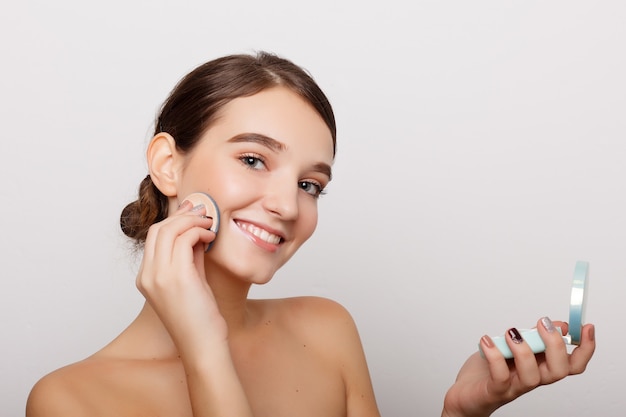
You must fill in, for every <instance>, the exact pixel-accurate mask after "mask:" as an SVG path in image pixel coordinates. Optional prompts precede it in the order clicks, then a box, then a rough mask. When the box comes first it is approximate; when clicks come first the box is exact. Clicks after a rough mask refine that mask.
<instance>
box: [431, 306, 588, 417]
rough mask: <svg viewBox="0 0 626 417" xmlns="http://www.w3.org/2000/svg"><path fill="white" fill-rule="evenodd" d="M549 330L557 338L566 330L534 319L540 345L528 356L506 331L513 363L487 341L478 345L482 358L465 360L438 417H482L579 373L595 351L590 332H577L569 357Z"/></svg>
mask: <svg viewBox="0 0 626 417" xmlns="http://www.w3.org/2000/svg"><path fill="white" fill-rule="evenodd" d="M554 326H557V327H560V328H561V330H562V332H563V334H566V333H567V331H568V325H567V323H564V322H554V323H552V322H551V321H550V320H549V319H547V318H544V319H541V320H539V322H538V323H537V328H538V331H539V334H540V336H541V339H542V340H543V342H544V344H545V345H546V350H545V352H543V353H539V354H533V352H532V351H531V349H530V347H529V346H528V345H527V344H526V343H525V342H523V341H522V342H521V343H516V342H514V341H513V340H512V338H511V335H510V334H509V332H507V335H506V340H507V344H508V346H509V347H510V349H511V351H512V352H513V359H510V360H508V361H507V360H506V359H505V358H504V356H502V354H501V353H500V351H499V350H498V349H497V348H496V347H495V346H494V345H493V341H492V340H491V339H490V338H489V336H483V338H482V339H481V340H480V344H481V347H482V349H483V352H484V355H485V358H483V357H481V356H480V353H479V352H476V353H475V354H473V355H472V356H470V357H469V358H468V360H467V361H466V362H465V364H464V365H463V367H462V368H461V370H460V371H459V374H458V376H457V379H456V382H455V383H454V385H452V387H451V388H450V389H449V390H448V392H447V394H446V398H445V401H444V410H443V413H442V416H448V417H452V416H463V417H479V416H480V417H484V416H489V415H491V413H493V412H494V411H495V410H496V409H498V408H499V407H501V406H502V405H504V404H506V403H508V402H510V401H513V400H514V399H516V398H517V397H519V396H521V395H523V394H525V393H527V392H529V391H531V390H533V389H535V388H536V387H538V386H540V385H547V384H551V383H553V382H556V381H559V380H561V379H563V378H565V377H566V376H568V375H576V374H580V373H582V372H584V370H585V368H586V367H587V364H588V363H589V360H590V359H591V357H592V356H593V352H594V350H595V346H596V344H595V335H594V333H595V329H594V326H593V325H592V324H587V325H585V326H584V327H583V330H582V340H581V343H580V345H579V346H577V347H576V348H575V349H574V350H573V352H572V353H571V354H568V353H567V348H566V346H565V342H564V341H563V339H562V337H561V335H560V334H559V332H557V331H555V330H554Z"/></svg>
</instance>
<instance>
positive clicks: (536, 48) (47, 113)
mask: <svg viewBox="0 0 626 417" xmlns="http://www.w3.org/2000/svg"><path fill="white" fill-rule="evenodd" d="M1 14H2V16H1V17H0V23H1V24H0V60H1V63H2V65H1V67H0V74H1V77H0V96H1V99H0V121H1V124H0V135H2V142H1V143H2V147H1V150H0V160H1V163H0V178H1V179H2V180H1V181H2V183H1V184H2V209H1V210H2V211H1V216H0V230H2V232H1V233H0V250H1V251H0V253H1V255H0V256H1V269H0V271H1V272H0V273H1V274H2V275H1V280H0V301H1V302H0V320H1V322H0V323H1V325H2V343H0V358H1V361H2V362H1V368H0V405H1V411H0V413H1V415H2V416H7V417H9V416H20V415H23V413H24V405H25V401H26V397H27V394H28V392H29V390H30V388H31V387H32V385H33V384H34V383H35V382H36V381H37V379H39V378H40V377H41V376H43V375H44V374H46V373H48V372H50V371H52V370H54V369H56V368H58V367H60V366H63V365H65V364H68V363H71V362H74V361H77V360H80V359H82V358H84V357H86V356H88V355H90V354H91V353H93V352H94V351H96V350H98V349H99V348H101V347H102V346H103V345H104V344H106V343H108V342H109V341H110V340H111V339H112V338H114V337H115V336H116V335H117V334H118V333H119V332H120V331H122V330H123V329H124V327H125V326H126V325H127V324H129V323H130V321H131V320H132V319H133V318H134V317H135V315H136V314H137V312H138V311H139V308H140V306H141V304H142V297H141V296H140V294H139V293H138V292H137V290H136V289H135V287H134V278H135V271H136V268H137V257H136V256H134V255H133V253H132V251H131V248H130V246H129V244H128V242H127V241H126V240H125V239H124V238H123V236H122V234H121V232H120V230H119V226H118V219H119V214H120V212H121V210H122V208H123V207H124V205H125V204H126V203H128V202H129V201H131V200H132V199H133V198H134V195H135V192H136V189H137V186H138V184H139V182H140V181H141V179H142V178H143V177H144V176H145V174H146V164H145V161H144V151H145V147H146V144H147V141H148V140H149V138H150V132H151V130H152V121H153V118H154V115H155V114H156V112H157V110H158V108H159V106H160V104H161V103H162V101H163V100H164V99H165V98H166V95H167V94H168V92H169V91H170V89H171V88H172V87H173V86H174V84H175V83H176V82H177V81H178V80H179V79H180V77H182V76H183V75H184V74H185V73H187V72H188V71H190V70H191V69H193V68H194V67H195V66H196V65H198V64H200V63H203V62H205V61H207V60H209V59H213V58H216V57H218V56H221V55H224V54H229V53H239V52H254V51H256V50H261V49H262V50H268V51H271V52H275V53H277V54H279V55H282V56H285V57H287V58H289V59H291V60H293V61H295V62H296V63H298V64H300V65H301V66H303V67H304V68H306V69H307V70H309V71H310V72H311V73H312V75H313V76H314V78H315V79H316V80H317V81H318V82H319V84H320V85H321V86H322V88H323V89H324V90H325V92H326V93H327V94H328V96H329V98H330V99H331V102H332V104H333V105H334V108H335V111H336V117H337V121H338V153H337V159H336V164H335V167H334V170H335V179H334V180H333V182H332V184H331V185H330V187H329V188H328V195H326V196H324V197H322V198H321V200H320V202H319V206H320V223H319V226H318V230H317V232H316V234H314V236H313V238H312V239H311V240H310V241H309V242H308V243H307V244H306V245H305V246H304V247H303V248H302V250H301V251H300V252H299V253H298V254H296V256H295V257H294V259H293V260H292V261H291V262H290V263H288V264H287V266H285V267H284V269H283V270H281V271H280V272H279V274H278V275H277V276H276V277H275V278H274V280H273V281H272V282H271V283H269V284H268V285H266V286H263V287H261V288H254V289H253V291H252V296H253V297H282V296H292V295H307V294H312V295H320V296H325V297H329V298H333V299H335V300H337V301H339V302H341V303H342V304H344V305H345V306H346V307H347V308H348V309H349V310H350V311H351V312H352V314H353V316H354V318H355V320H356V322H357V324H358V326H359V329H360V332H361V336H362V340H363V344H364V347H365V351H366V354H367V357H368V362H369V366H370V369H371V374H372V378H373V381H374V387H375V390H376V394H377V398H378V402H379V405H380V409H381V412H382V414H383V415H384V416H387V417H400V416H414V415H423V416H433V415H439V412H440V409H441V405H442V401H443V396H444V394H445V392H446V390H447V388H448V387H449V386H450V385H451V384H452V382H453V381H454V378H455V376H456V373H457V371H458V369H459V368H460V366H461V365H462V364H463V362H464V360H465V358H466V357H467V356H469V355H470V354H471V353H472V352H474V351H475V350H476V347H477V343H478V340H479V339H480V337H481V336H482V335H483V334H491V335H498V334H502V333H503V332H504V331H505V330H506V329H507V328H508V327H511V326H517V327H521V328H524V327H532V326H534V325H535V324H536V321H537V319H539V318H540V317H541V316H543V315H548V316H550V317H551V318H552V319H555V320H556V319H560V320H567V317H568V304H569V290H570V283H571V279H572V273H573V270H574V265H575V263H576V261H577V260H586V261H589V262H590V265H591V274H590V289H589V300H588V301H589V304H588V309H587V320H588V321H590V322H593V323H595V324H596V326H597V332H596V333H597V340H598V349H597V351H596V355H595V357H594V358H593V360H592V361H591V363H590V365H589V367H588V370H587V371H586V372H585V373H584V374H583V375H581V376H576V377H570V378H568V379H566V380H564V381H561V382H559V383H557V384H554V385H551V386H548V387H542V388H539V389H537V390H536V391H533V392H532V393H530V394H528V395H525V396H524V397H522V398H520V399H519V400H517V401H516V402H515V403H513V404H510V405H508V406H506V407H504V408H502V409H501V410H499V411H498V412H497V413H496V415H499V416H520V417H521V416H556V415H569V416H572V417H573V416H576V417H579V416H580V417H582V416H591V415H594V416H609V417H610V416H616V417H617V416H621V415H623V413H624V408H625V405H626V401H625V400H624V397H623V386H624V383H623V378H624V371H625V370H626V365H625V363H624V359H623V346H624V343H625V342H626V336H625V335H624V332H623V329H622V328H621V326H622V325H623V320H622V318H623V316H624V314H623V311H622V310H620V308H623V306H624V295H625V294H626V279H625V278H626V262H625V260H626V220H625V213H626V193H625V192H624V182H625V180H626V164H625V161H626V143H625V139H626V135H625V133H626V81H625V76H624V74H626V45H625V43H626V3H624V2H621V1H596V2H592V1H502V0H500V1H460V0H459V1H412V2H409V1H397V0H391V1H385V2H357V1H338V0H335V1H322V0H318V1H310V2H295V1H287V0H282V1H263V2H253V1H250V2H239V1H229V2H210V1H198V0H188V1H176V2H174V1H164V0H162V1H107V2H85V1H71V0H57V1H53V2H49V1H25V2H18V1H7V2H5V3H4V4H3V6H2V12H1Z"/></svg>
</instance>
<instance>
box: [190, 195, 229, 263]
mask: <svg viewBox="0 0 626 417" xmlns="http://www.w3.org/2000/svg"><path fill="white" fill-rule="evenodd" d="M184 200H188V201H190V202H191V204H193V206H194V207H195V206H197V205H200V204H203V205H204V207H205V215H206V216H208V217H211V218H213V224H212V225H211V227H210V228H209V230H210V231H212V232H213V233H215V234H216V235H217V232H218V230H219V228H220V210H219V208H218V207H217V203H216V202H215V200H213V197H211V196H210V195H208V194H207V193H203V192H197V193H192V194H189V195H188V196H187V197H185V199H184ZM184 200H183V201H184ZM215 239H217V236H216V237H215ZM214 242H215V240H213V241H212V242H211V243H209V245H208V246H207V248H206V250H207V251H208V250H209V249H210V248H211V246H213V243H214Z"/></svg>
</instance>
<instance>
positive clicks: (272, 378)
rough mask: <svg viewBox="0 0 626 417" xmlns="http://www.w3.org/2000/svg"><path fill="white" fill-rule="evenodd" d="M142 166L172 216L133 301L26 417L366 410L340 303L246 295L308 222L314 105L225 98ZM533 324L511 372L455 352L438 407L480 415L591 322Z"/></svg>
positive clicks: (312, 203)
mask: <svg viewBox="0 0 626 417" xmlns="http://www.w3.org/2000/svg"><path fill="white" fill-rule="evenodd" d="M147 160H148V165H149V171H150V176H151V178H152V180H153V182H154V183H155V185H156V186H157V187H158V188H159V190H160V191H161V192H162V193H163V194H164V195H166V196H168V197H169V204H170V206H169V212H170V215H169V216H168V218H167V219H165V220H163V221H162V222H159V223H157V224H155V225H153V226H152V227H151V228H150V231H149V233H148V237H147V239H146V243H145V248H144V256H143V260H142V264H141V268H140V271H139V273H138V275H137V282H136V284H137V287H138V289H139V290H140V291H141V293H142V294H143V295H144V297H145V298H146V302H145V304H144V306H143V308H142V310H141V312H140V313H139V315H138V316H137V318H136V319H135V320H134V321H133V322H132V323H131V324H130V325H129V326H128V328H126V329H125V330H124V331H123V332H122V333H121V334H120V335H119V336H118V337H117V338H116V339H115V340H113V341H112V342H111V343H110V344H108V345H107V346H105V347H104V348H103V349H101V350H100V351H98V352H96V353H95V354H93V355H92V356H90V357H88V358H86V359H84V360H82V361H80V362H77V363H74V364H71V365H68V366H66V367H64V368H61V369H59V370H56V371H54V372H52V373H50V374H48V375H47V376H45V377H44V378H42V379H41V380H40V381H39V382H38V383H37V384H36V385H35V387H34V388H33V390H32V392H31V395H30V397H29V400H28V403H27V410H26V416H27V417H56V416H63V417H74V416H75V417H85V416H90V417H98V416H102V417H108V416H115V417H120V416H123V417H133V416H151V417H158V416H163V417H191V416H194V417H207V416H213V417H215V416H228V417H248V416H256V417H281V416H285V417H286V416H299V417H307V416H311V417H313V416H316V417H318V416H324V417H333V416H337V417H340V416H342V417H343V416H347V417H379V416H380V413H379V411H378V407H377V405H376V400H375V397H374V392H373V388H372V383H371V380H370V375H369V372H368V368H367V363H366V359H365V355H364V352H363V348H362V345H361V341H360V337H359V334H358V331H357V328H356V326H355V324H354V321H353V320H352V318H351V316H350V315H349V313H348V312H347V311H346V310H345V309H344V308H343V307H342V306H341V305H339V304H337V303H335V302H333V301H331V300H327V299H323V298H318V297H298V298H288V299H276V300H251V299H248V292H249V289H250V286H251V285H252V284H264V283H267V282H268V281H270V280H271V278H272V277H273V275H274V273H275V272H276V271H277V270H278V269H279V268H280V267H281V266H282V265H283V264H284V263H285V262H287V261H288V260H289V259H290V258H291V256H292V255H293V254H294V253H295V252H296V251H297V250H298V249H299V247H300V246H301V245H302V244H303V243H304V242H306V240H307V239H308V238H309V237H310V236H311V234H312V233H313V231H314V230H315V227H316V225H317V203H318V195H319V193H320V191H321V190H322V189H323V188H324V187H325V186H326V185H327V184H328V182H329V181H330V180H331V172H330V169H331V166H332V163H333V148H332V138H331V135H330V132H329V130H328V128H327V126H326V124H325V123H324V122H323V120H322V119H321V118H320V117H319V115H318V114H317V113H316V112H315V110H314V109H313V108H312V107H311V106H310V105H309V104H308V103H306V102H305V101H304V100H302V99H301V98H300V97H299V96H297V95H295V94H294V93H292V92H291V91H289V90H287V89H285V88H282V87H276V88H272V89H269V90H265V91H262V92H260V93H258V94H255V95H253V96H249V97H243V98H238V99H235V100H233V101H231V102H230V103H228V104H227V105H226V106H225V107H224V108H223V109H222V112H221V115H220V117H219V118H218V119H217V121H216V122H215V123H214V124H213V125H212V126H211V127H210V128H209V129H208V130H207V132H205V134H204V135H203V137H202V138H201V141H200V142H199V143H198V145H197V146H196V147H195V148H194V150H193V151H192V152H191V153H189V154H181V153H180V152H179V151H178V150H177V148H176V146H175V143H174V138H172V137H171V136H170V135H169V134H167V133H160V134H158V135H156V136H155V137H154V138H153V139H152V141H151V143H150V145H149V147H148V150H147ZM194 192H206V193H209V194H210V195H211V196H212V197H213V198H214V199H215V200H216V201H217V203H218V205H219V207H220V213H221V226H220V231H219V236H218V237H217V238H216V236H215V234H214V233H213V232H211V231H209V230H207V229H208V228H209V227H210V226H211V224H212V219H210V218H207V217H206V216H204V214H205V209H204V207H203V206H196V207H193V206H192V204H191V203H189V202H187V201H185V196H187V195H189V194H191V193H194ZM212 241H214V244H213V246H212V247H211V249H210V250H209V251H208V252H207V253H205V252H204V248H205V247H206V245H207V244H209V243H210V242H212ZM540 332H541V335H542V337H544V341H545V342H546V346H547V349H546V353H545V355H543V356H537V357H535V356H534V355H532V354H529V348H528V347H527V346H525V345H524V344H523V343H522V344H519V345H518V344H515V345H514V346H512V350H513V352H514V355H515V359H514V365H515V366H512V365H511V364H510V363H507V362H506V361H505V360H504V358H503V357H502V356H501V354H500V353H499V352H498V351H497V349H495V348H492V347H490V346H489V341H488V339H483V342H482V343H483V349H484V350H485V354H486V357H487V359H486V360H485V359H483V358H481V357H479V356H478V355H477V354H476V355H473V356H471V357H470V358H469V359H468V361H467V363H466V364H465V365H464V367H463V368H462V369H461V371H460V373H459V376H458V378H457V381H456V382H455V384H454V385H453V386H452V388H451V389H450V391H449V392H448V394H447V396H446V400H445V405H444V410H443V413H442V415H444V416H487V415H489V414H490V413H491V412H493V410H495V409H497V408H498V407H500V406H501V405H502V404H505V403H506V402H508V401H511V400H512V399H514V398H516V397H517V396H519V395H522V394H523V393H525V392H527V391H529V390H531V389H533V388H535V387H536V386H538V385H541V384H547V383H551V382H554V381H556V380H558V379H561V378H563V377H565V376H566V375H569V374H574V373H579V372H582V370H584V368H585V366H586V364H587V362H588V361H589V359H590V358H591V355H592V354H593V349H594V348H595V343H594V340H593V327H592V326H587V327H586V328H585V330H584V331H583V341H582V344H581V346H580V347H579V348H577V349H576V350H575V351H574V353H573V354H572V355H568V354H567V352H566V350H565V346H564V345H563V341H562V339H561V338H560V337H559V336H557V333H554V332H553V333H550V332H548V331H547V330H546V329H545V328H540ZM511 343H512V342H511Z"/></svg>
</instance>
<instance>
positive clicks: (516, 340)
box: [507, 327, 524, 344]
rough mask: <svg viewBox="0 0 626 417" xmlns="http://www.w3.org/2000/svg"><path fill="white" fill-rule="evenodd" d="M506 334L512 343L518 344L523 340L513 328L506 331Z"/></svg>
mask: <svg viewBox="0 0 626 417" xmlns="http://www.w3.org/2000/svg"><path fill="white" fill-rule="evenodd" d="M507 333H508V334H509V336H511V340H513V343H517V344H520V343H522V342H523V341H524V338H522V335H521V334H520V333H519V331H518V330H517V329H516V328H515V327H511V328H510V329H509V330H508V331H507Z"/></svg>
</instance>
